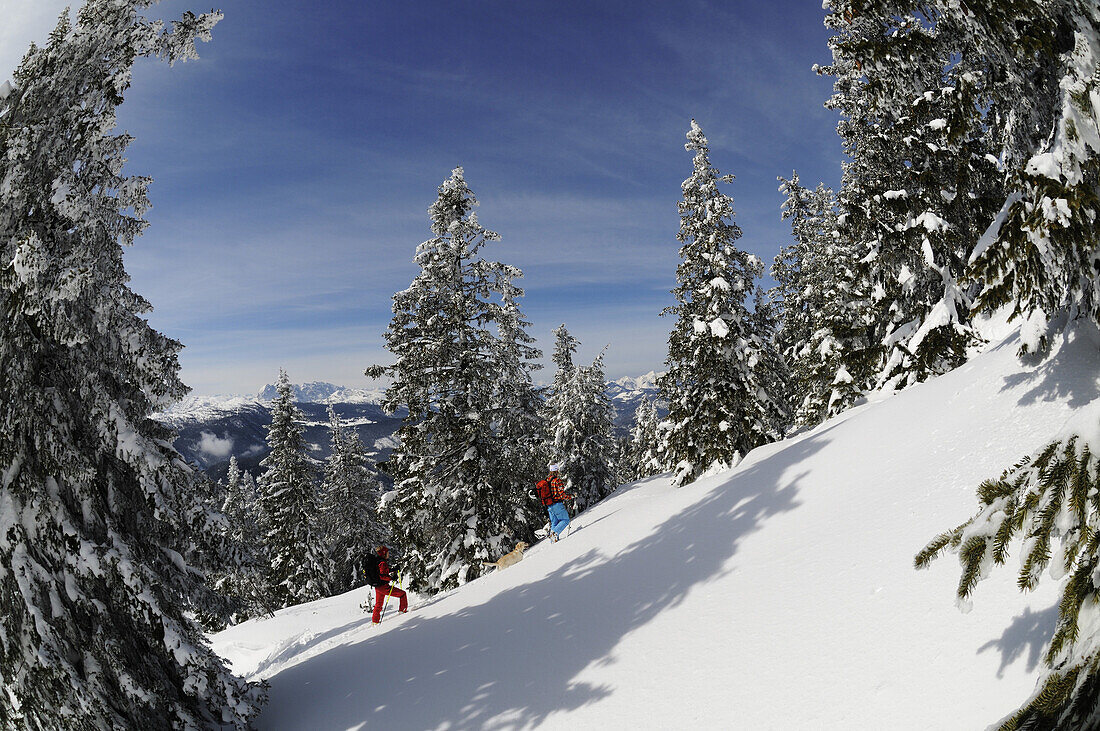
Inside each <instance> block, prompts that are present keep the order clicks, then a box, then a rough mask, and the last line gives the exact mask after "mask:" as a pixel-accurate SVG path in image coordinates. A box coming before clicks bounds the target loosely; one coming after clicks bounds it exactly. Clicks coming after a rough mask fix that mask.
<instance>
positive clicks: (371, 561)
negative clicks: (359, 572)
mask: <svg viewBox="0 0 1100 731" xmlns="http://www.w3.org/2000/svg"><path fill="white" fill-rule="evenodd" d="M380 563H382V557H381V556H379V555H378V554H375V553H372V554H371V555H369V556H367V567H366V569H364V571H363V573H364V574H365V575H366V577H367V584H368V585H370V586H381V585H382V574H380V573H379V571H378V564H380Z"/></svg>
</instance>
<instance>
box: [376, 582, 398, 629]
mask: <svg viewBox="0 0 1100 731" xmlns="http://www.w3.org/2000/svg"><path fill="white" fill-rule="evenodd" d="M397 588H398V589H400V588H401V572H400V571H398V572H397ZM392 591H393V584H390V588H389V589H387V590H386V598H385V600H383V602H382V613H381V614H380V615H378V624H382V620H383V619H385V618H386V608H387V607H388V606H389V605H390V597H391V596H393V594H391V593H390V592H392Z"/></svg>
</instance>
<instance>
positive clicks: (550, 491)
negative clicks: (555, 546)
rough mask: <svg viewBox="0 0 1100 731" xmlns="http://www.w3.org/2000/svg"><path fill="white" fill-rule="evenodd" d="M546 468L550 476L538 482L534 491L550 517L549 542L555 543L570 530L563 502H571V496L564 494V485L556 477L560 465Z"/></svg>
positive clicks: (567, 514) (559, 478)
mask: <svg viewBox="0 0 1100 731" xmlns="http://www.w3.org/2000/svg"><path fill="white" fill-rule="evenodd" d="M546 467H547V469H549V470H550V474H549V475H547V476H546V479H544V480H539V482H538V484H537V485H535V489H536V491H537V492H538V498H539V500H540V501H541V502H542V504H543V505H544V506H545V507H546V512H547V513H548V514H549V516H550V540H551V541H557V540H558V539H559V538H563V537H564V536H565V534H567V533H568V532H571V530H572V529H571V528H570V527H569V511H568V510H566V508H565V501H566V500H572V499H573V496H572V495H569V494H567V493H566V492H565V483H564V482H562V479H561V477H559V476H558V472H560V471H561V465H560V464H556V463H553V462H551V463H550V464H548V465H546Z"/></svg>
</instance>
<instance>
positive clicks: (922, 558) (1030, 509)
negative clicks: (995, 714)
mask: <svg viewBox="0 0 1100 731" xmlns="http://www.w3.org/2000/svg"><path fill="white" fill-rule="evenodd" d="M978 500H979V511H978V513H977V514H975V515H974V517H972V518H971V519H970V520H968V521H967V522H966V523H964V524H963V525H961V526H959V527H958V528H955V529H954V530H951V531H948V532H946V533H943V534H941V535H939V536H937V537H936V538H935V539H933V540H932V541H931V542H930V543H929V544H928V545H927V546H926V547H925V548H924V549H923V550H922V551H921V552H920V553H918V554H917V557H916V560H915V563H916V566H917V568H924V567H926V566H927V565H928V564H929V563H930V562H931V561H932V560H934V559H935V558H936V557H938V556H939V555H941V554H942V553H944V552H945V551H949V552H952V553H955V554H956V555H957V556H958V558H959V563H960V564H961V566H962V574H961V577H960V579H959V585H958V589H957V595H958V600H959V602H960V604H961V605H962V606H963V607H964V608H968V607H969V600H970V597H971V595H972V593H973V592H974V590H975V588H976V587H977V585H978V583H979V582H980V581H981V580H982V579H984V578H986V577H987V576H988V575H989V572H990V570H991V569H992V568H993V567H994V566H1001V565H1003V564H1004V563H1005V562H1006V561H1007V560H1008V557H1009V552H1010V549H1011V547H1012V546H1013V544H1014V543H1015V542H1022V544H1023V556H1022V561H1021V567H1020V569H1019V573H1018V575H1017V584H1018V585H1019V587H1020V589H1021V591H1027V590H1030V589H1034V588H1035V586H1036V585H1037V584H1038V582H1039V580H1040V578H1041V576H1042V574H1043V572H1044V571H1049V572H1050V573H1051V574H1052V575H1053V576H1054V577H1055V578H1063V577H1064V579H1063V588H1062V599H1061V602H1060V605H1059V614H1058V623H1057V625H1056V627H1055V631H1054V634H1053V636H1052V637H1051V641H1050V644H1049V646H1048V647H1047V650H1046V653H1045V655H1044V658H1043V660H1044V663H1045V664H1046V666H1047V668H1048V670H1047V674H1046V677H1044V678H1043V680H1042V682H1041V683H1040V686H1039V689H1038V690H1037V691H1036V693H1035V695H1034V696H1033V697H1032V698H1031V699H1029V700H1028V702H1027V703H1025V704H1024V706H1023V707H1022V708H1021V709H1020V710H1019V711H1018V712H1017V713H1015V714H1014V715H1012V716H1011V717H1010V718H1008V719H1006V720H1005V721H1004V722H1003V723H1002V725H1001V727H1000V728H1001V729H1003V730H1004V731H1010V730H1014V729H1025V728H1059V729H1086V728H1100V707H1098V706H1097V696H1096V695H1095V693H1094V692H1092V691H1091V690H1090V689H1093V690H1094V689H1095V688H1096V687H1097V683H1098V682H1100V637H1097V636H1095V635H1090V634H1089V633H1091V631H1092V629H1091V625H1092V620H1091V619H1089V620H1088V621H1087V626H1088V627H1089V633H1086V634H1085V635H1083V634H1082V632H1081V629H1082V615H1083V614H1087V615H1088V616H1089V617H1091V616H1093V615H1094V614H1095V613H1096V612H1097V611H1098V610H1100V588H1098V587H1097V583H1096V576H1097V569H1098V568H1100V471H1098V460H1097V457H1096V455H1095V453H1094V452H1093V450H1092V448H1091V447H1090V446H1089V445H1088V444H1086V443H1083V440H1081V439H1080V438H1079V437H1078V436H1076V435H1074V436H1070V437H1069V438H1068V439H1067V440H1065V441H1061V440H1060V441H1055V442H1052V443H1051V444H1049V445H1047V446H1046V447H1045V448H1044V449H1042V450H1041V451H1040V452H1039V453H1038V454H1036V455H1035V456H1034V458H1028V459H1025V460H1024V461H1023V462H1021V463H1020V464H1018V465H1016V466H1014V467H1013V468H1012V469H1011V470H1009V471H1007V472H1005V473H1004V474H1003V475H1001V477H1000V478H999V479H996V480H987V481H986V482H984V483H982V485H981V486H980V487H979V488H978Z"/></svg>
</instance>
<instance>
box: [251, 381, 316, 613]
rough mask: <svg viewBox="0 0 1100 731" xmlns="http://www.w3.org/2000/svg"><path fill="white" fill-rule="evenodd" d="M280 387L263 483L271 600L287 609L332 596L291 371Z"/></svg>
mask: <svg viewBox="0 0 1100 731" xmlns="http://www.w3.org/2000/svg"><path fill="white" fill-rule="evenodd" d="M275 388H276V390H277V391H278V394H279V395H278V396H277V397H276V398H275V400H274V401H272V402H271V424H270V425H269V426H268V427H267V446H268V448H269V449H270V450H271V451H270V452H269V453H268V455H267V456H266V457H264V459H263V461H262V462H260V466H261V467H263V468H264V472H263V473H262V474H261V475H260V479H259V485H258V488H259V492H260V506H261V509H262V510H263V514H264V517H265V519H266V524H265V525H264V536H263V549H264V554H265V555H266V558H267V560H268V567H267V571H266V574H267V577H266V583H267V590H266V594H267V601H268V603H269V604H270V605H271V606H274V607H275V608H281V607H289V606H293V605H295V604H301V603H302V602H309V601H313V600H314V599H320V598H322V597H324V596H326V589H327V586H326V576H327V571H326V567H325V557H324V552H323V550H322V547H321V541H320V536H319V535H318V533H317V521H318V519H319V517H320V516H319V513H320V505H319V501H318V499H317V489H316V486H315V485H314V468H313V465H312V464H311V463H310V461H309V457H307V456H306V445H305V439H304V438H303V436H302V426H301V421H302V413H301V412H300V411H299V410H298V407H297V406H295V405H294V391H293V388H292V386H291V385H290V379H289V378H287V375H286V371H283V370H280V371H279V382H278V383H277V384H276V386H275Z"/></svg>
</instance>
